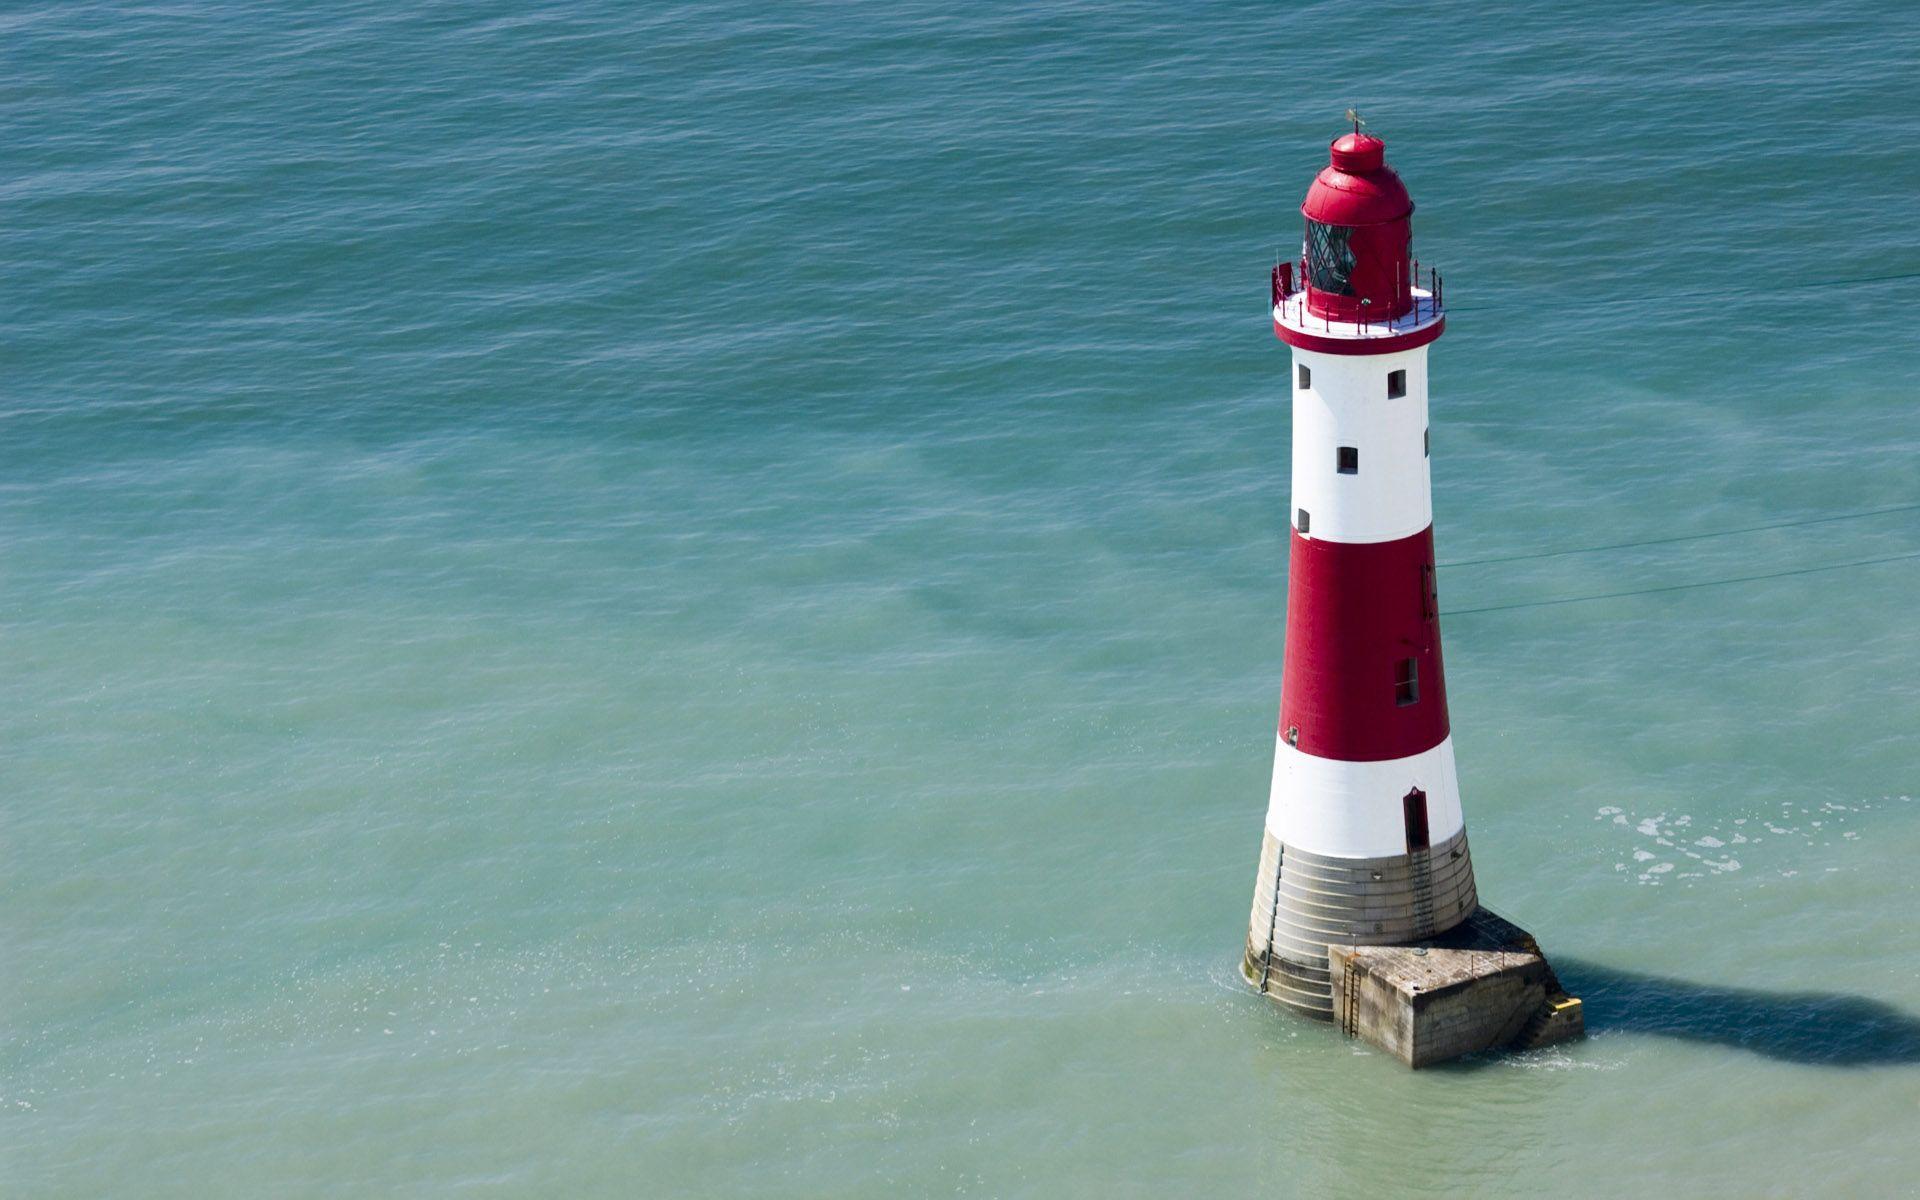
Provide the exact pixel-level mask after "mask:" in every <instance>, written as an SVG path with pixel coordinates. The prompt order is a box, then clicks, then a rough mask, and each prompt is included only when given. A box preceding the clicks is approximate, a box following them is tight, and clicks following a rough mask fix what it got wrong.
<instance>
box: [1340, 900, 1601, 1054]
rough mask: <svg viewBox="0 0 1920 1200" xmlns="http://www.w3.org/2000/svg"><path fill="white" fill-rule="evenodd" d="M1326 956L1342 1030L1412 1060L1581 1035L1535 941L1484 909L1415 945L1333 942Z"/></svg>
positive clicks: (1580, 1022) (1572, 1006)
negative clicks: (1358, 944)
mask: <svg viewBox="0 0 1920 1200" xmlns="http://www.w3.org/2000/svg"><path fill="white" fill-rule="evenodd" d="M1327 957H1328V968H1329V972H1328V973H1329V974H1330V975H1331V976H1332V979H1331V982H1332V985H1333V1015H1334V1018H1335V1019H1336V1020H1337V1021H1339V1023H1340V1028H1341V1030H1342V1031H1343V1032H1345V1033H1346V1034H1347V1036H1348V1037H1359V1038H1364V1039H1366V1040H1367V1041H1368V1042H1371V1043H1372V1044H1373V1045H1375V1046H1377V1047H1379V1048H1380V1049H1382V1050H1385V1051H1386V1052H1387V1053H1389V1054H1392V1055H1394V1056H1395V1057H1396V1058H1398V1059H1399V1060H1400V1061H1401V1062H1404V1063H1406V1064H1407V1065H1408V1066H1410V1067H1424V1066H1429V1065H1431V1064H1433V1063H1437V1062H1445V1061H1446V1060H1447V1059H1450V1058H1458V1057H1459V1056H1460V1055H1462V1054H1472V1053H1474V1052H1475V1051H1479V1050H1492V1049H1494V1048H1496V1047H1501V1046H1509V1047H1513V1048H1515V1049H1526V1048H1530V1047H1533V1046H1545V1045H1548V1044H1550V1043H1553V1042H1559V1041H1565V1040H1567V1039H1569V1038H1576V1037H1579V1036H1581V1035H1582V1034H1584V1033H1585V1032H1586V1021H1585V1019H1584V1017H1583V1015H1582V1013H1581V1008H1580V1001H1578V1000H1576V999H1574V998H1573V997H1571V996H1568V995H1567V994H1566V991H1565V989H1563V988H1562V987H1561V986H1560V980H1559V979H1558V978H1556V977H1555V975H1554V973H1553V968H1552V967H1550V966H1548V965H1547V959H1546V956H1545V955H1543V954H1542V953H1541V952H1540V945H1539V943H1537V942H1535V941H1534V940H1533V938H1532V936H1531V935H1529V934H1528V933H1527V931H1526V930H1524V929H1522V928H1520V927H1519V926H1518V925H1515V924H1513V923H1512V922H1511V921H1507V920H1505V919H1503V918H1501V917H1499V916H1496V915H1495V914H1493V913H1492V912H1490V911H1488V910H1487V909H1485V908H1475V909H1474V910H1473V912H1472V914H1471V915H1469V916H1468V917H1467V919H1466V920H1464V921H1462V922H1461V923H1460V924H1458V925H1456V926H1454V927H1453V928H1452V929H1449V930H1447V931H1446V932H1445V933H1442V934H1439V935H1436V936H1434V937H1431V938H1428V939H1425V940H1424V941H1421V942H1418V943H1416V944H1413V945H1403V946H1342V945H1330V946H1328V947H1327Z"/></svg>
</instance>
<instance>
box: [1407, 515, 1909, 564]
mask: <svg viewBox="0 0 1920 1200" xmlns="http://www.w3.org/2000/svg"><path fill="white" fill-rule="evenodd" d="M1903 512H1920V504H1900V505H1895V506H1894V507H1892V508H1875V509H1869V510H1867V511H1866V512H1853V513H1835V514H1833V515H1830V516H1825V517H1808V518H1805V519H1804V520H1799V521H1776V522H1774V523H1772V524H1769V525H1745V526H1742V527H1741V528H1739V529H1717V530H1714V531H1713V532H1711V533H1683V534H1678V535H1676V536H1674V537H1662V538H1644V539H1642V540H1640V541H1637V542H1608V543H1606V544H1605V545H1600V546H1574V547H1570V548H1568V549H1565V550H1534V551H1529V552H1527V553H1525V554H1502V555H1496V556H1494V557H1492V558H1462V559H1455V560H1454V561H1453V562H1443V563H1436V564H1435V565H1436V566H1441V567H1479V566H1485V565H1487V564H1489V563H1510V562H1529V561H1532V560H1534V559H1541V558H1564V557H1566V556H1567V555H1570V554H1598V553H1600V552H1601V551H1603V550H1633V549H1637V548H1638V547H1641V546H1670V545H1672V544H1674V543H1675V542H1698V541H1703V540H1705V539H1707V538H1717V537H1733V536H1735V535H1736V534H1742V533H1759V532H1761V531H1763V530H1768V529H1799V528H1801V527H1803V526H1807V525H1827V524H1831V523H1832V522H1834V521H1858V520H1860V519H1861V518H1863V517H1884V516H1886V515H1888V514H1889V513H1903Z"/></svg>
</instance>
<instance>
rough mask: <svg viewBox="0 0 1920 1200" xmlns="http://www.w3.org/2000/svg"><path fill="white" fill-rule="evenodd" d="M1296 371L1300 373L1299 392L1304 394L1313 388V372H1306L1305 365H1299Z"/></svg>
mask: <svg viewBox="0 0 1920 1200" xmlns="http://www.w3.org/2000/svg"><path fill="white" fill-rule="evenodd" d="M1296 369H1297V370H1298V371H1299V372H1300V390H1301V391H1303V392H1304V391H1306V390H1307V389H1308V388H1310V387H1312V386H1313V372H1312V371H1309V370H1307V364H1305V363H1301V364H1300V365H1299V367H1298V368H1296Z"/></svg>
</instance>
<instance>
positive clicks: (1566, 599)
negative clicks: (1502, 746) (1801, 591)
mask: <svg viewBox="0 0 1920 1200" xmlns="http://www.w3.org/2000/svg"><path fill="white" fill-rule="evenodd" d="M1916 558H1920V550H1916V551H1914V552H1913V553H1912V554H1894V555H1890V556H1888V557H1886V558H1863V559H1860V560H1858V561H1857V562H1843V563H1827V564H1826V565H1825V566H1819V567H1800V568H1798V569H1796V570H1792V571H1774V572H1772V573H1771V574H1767V575H1740V576H1736V577H1735V578H1732V579H1708V580H1703V581H1702V582H1700V583H1672V584H1668V585H1667V586H1665V587H1653V588H1636V589H1634V590H1633V591H1628V592H1596V593H1595V594H1593V595H1591V596H1562V597H1560V598H1559V599H1557V600H1525V601H1521V602H1520V603H1518V604H1490V605H1488V606H1487V607H1485V608H1453V609H1448V610H1447V611H1445V612H1443V613H1441V614H1440V615H1441V616H1443V617H1465V616H1471V615H1472V614H1474V613H1490V612H1511V611H1512V610H1514V609H1517V608H1551V607H1552V606H1553V605H1556V604H1582V603H1585V602H1586V601H1588V600H1614V599H1618V598H1620V597H1622V596H1652V595H1656V594H1658V593H1661V592H1686V591H1692V590H1693V589H1695V588H1710V587H1724V586H1726V585H1727V584H1730V583H1757V582H1759V581H1760V580H1763V579H1785V578H1787V577H1788V576H1790V575H1817V574H1819V573H1820V572H1822V571H1840V570H1844V569H1846V568H1848V567H1872V566H1878V565H1879V564H1881V563H1891V562H1906V561H1908V560H1910V559H1916Z"/></svg>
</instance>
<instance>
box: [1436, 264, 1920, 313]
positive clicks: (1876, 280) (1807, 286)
mask: <svg viewBox="0 0 1920 1200" xmlns="http://www.w3.org/2000/svg"><path fill="white" fill-rule="evenodd" d="M1901 278H1920V271H1901V273H1899V275H1862V276H1859V278H1822V280H1812V282H1803V284H1793V290H1814V288H1853V286H1857V284H1885V282H1893V280H1901ZM1751 294H1757V288H1751V286H1730V288H1695V290H1690V292H1661V294H1659V300H1699V298H1711V296H1751ZM1645 301H1647V300H1645V296H1567V298H1561V300H1553V301H1551V303H1553V307H1576V305H1605V303H1645ZM1521 303H1526V301H1521V300H1513V301H1507V303H1501V301H1498V300H1494V301H1480V303H1467V305H1448V309H1446V311H1448V313H1475V311H1482V309H1501V307H1515V305H1521ZM1528 307H1540V305H1538V303H1528Z"/></svg>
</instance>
